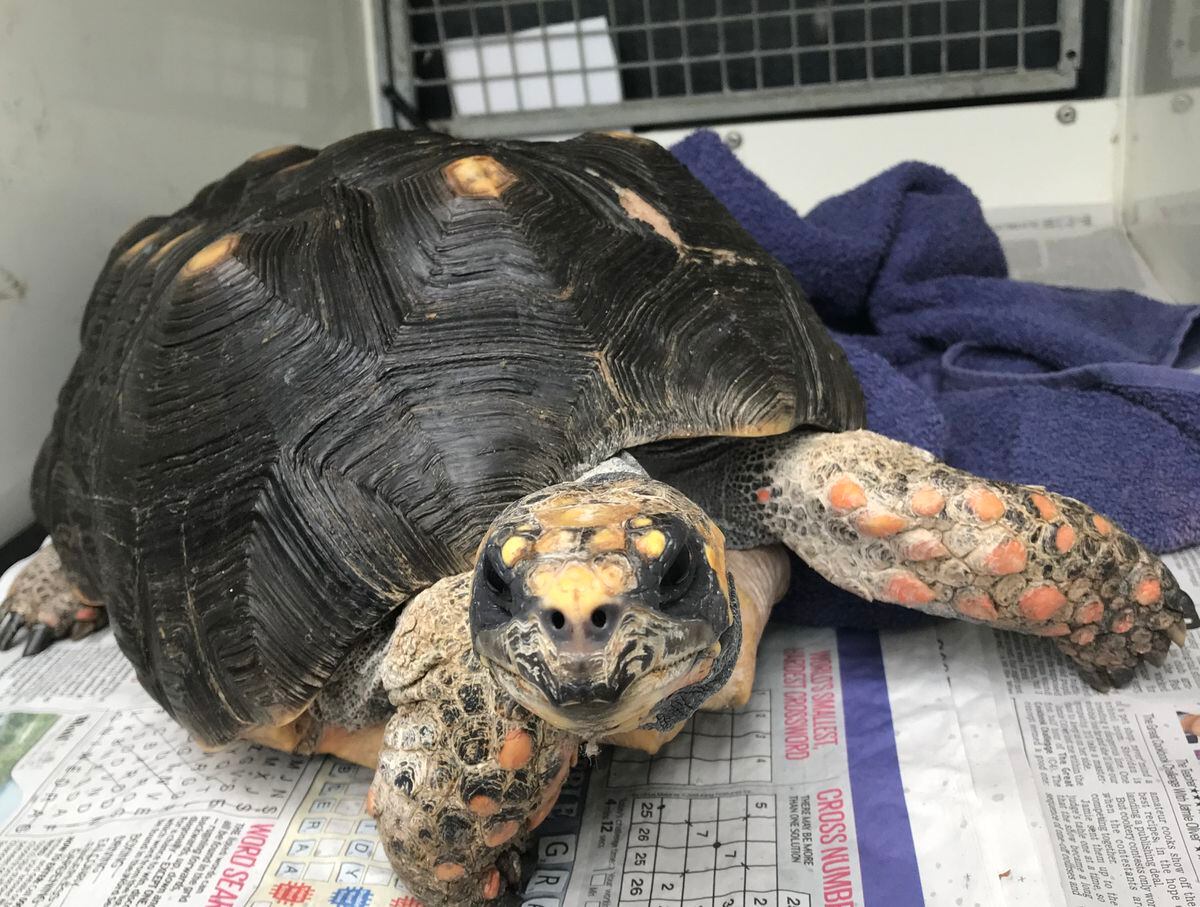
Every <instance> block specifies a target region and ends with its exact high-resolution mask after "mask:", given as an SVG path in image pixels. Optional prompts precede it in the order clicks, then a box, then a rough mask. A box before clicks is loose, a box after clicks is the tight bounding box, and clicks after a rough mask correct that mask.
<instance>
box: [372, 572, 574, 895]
mask: <svg viewBox="0 0 1200 907" xmlns="http://www.w3.org/2000/svg"><path fill="white" fill-rule="evenodd" d="M469 593H470V575H469V574H464V575H460V576H455V577H451V578H449V579H446V580H443V581H442V582H440V583H438V584H437V585H435V586H433V587H432V588H430V589H428V590H426V591H425V592H423V593H422V594H421V595H418V596H417V597H416V598H415V599H413V600H412V601H411V602H409V604H408V605H407V606H406V607H405V609H404V612H403V613H402V614H401V616H400V620H399V622H398V624H397V626H396V631H395V634H394V635H393V637H392V643H391V649H390V651H389V652H388V654H387V656H386V657H385V660H384V664H383V669H382V679H383V683H384V686H385V687H386V688H387V690H388V693H389V695H390V697H391V701H392V703H393V705H395V706H396V713H395V715H394V716H393V718H392V719H391V721H390V722H389V723H388V726H387V730H386V732H385V734H384V741H383V749H382V751H381V752H380V757H379V768H378V771H377V772H376V775H375V781H374V783H373V784H372V787H371V794H370V798H369V800H368V804H369V809H370V810H371V812H372V813H373V815H375V817H376V818H377V819H378V821H379V832H380V836H381V838H382V840H383V844H384V848H385V849H386V850H387V854H388V858H389V859H390V860H391V863H392V866H393V867H395V869H396V872H397V873H398V874H399V875H400V878H401V879H402V880H403V881H404V883H405V884H406V885H407V886H408V887H409V888H410V889H412V891H413V892H414V893H415V894H416V895H417V896H418V897H419V898H420V899H421V900H422V901H423V902H424V903H425V905H426V907H436V905H440V904H446V905H451V904H453V905H478V904H485V903H489V902H493V901H495V900H496V899H497V898H500V897H501V896H505V895H509V896H512V895H513V893H514V892H516V891H519V889H520V887H521V859H520V856H521V851H522V848H523V847H524V845H525V841H526V837H527V835H528V833H529V832H530V831H531V830H533V829H534V828H536V827H537V826H538V824H540V823H541V822H542V820H544V819H545V818H546V816H547V814H548V813H549V812H550V809H551V807H552V806H553V805H554V802H555V801H556V800H557V799H558V794H559V791H560V790H561V789H562V785H563V782H564V781H565V780H566V777H567V773H568V772H569V771H570V769H571V766H573V765H574V764H575V760H576V757H577V754H578V750H579V740H578V739H577V738H574V737H571V736H570V735H567V734H565V733H563V732H562V731H558V730H556V729H554V728H552V727H550V726H549V725H548V724H546V723H545V722H544V721H542V720H541V719H540V718H538V717H537V716H536V715H533V714H531V713H530V712H528V711H526V710H525V709H523V708H521V707H520V706H519V705H517V704H516V703H515V702H513V701H512V700H511V699H509V698H508V697H507V696H506V695H505V694H504V693H503V692H502V691H501V690H500V688H499V686H497V684H496V683H495V681H494V680H493V679H492V675H491V673H490V672H489V671H488V670H487V669H486V668H485V667H484V666H483V665H482V664H481V663H480V662H479V660H478V659H477V658H476V656H475V654H474V652H473V651H472V649H471V636H470V632H469V630H468V627H467V609H468V597H469ZM513 899H515V896H514V898H513Z"/></svg>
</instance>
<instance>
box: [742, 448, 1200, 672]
mask: <svg viewBox="0 0 1200 907" xmlns="http://www.w3.org/2000/svg"><path fill="white" fill-rule="evenodd" d="M756 443H760V447H759V448H758V451H757V455H755V456H752V457H750V458H749V461H748V462H747V466H745V467H743V468H744V469H746V470H748V471H751V472H753V473H754V475H753V476H751V477H750V478H751V479H752V481H750V482H748V483H747V484H748V486H749V487H748V489H747V490H748V492H749V493H748V494H747V496H746V504H745V505H744V506H747V507H752V508H754V509H756V510H757V511H758V519H759V520H760V522H761V523H762V524H763V525H765V526H766V527H767V528H768V529H769V530H770V531H771V532H772V533H773V534H774V535H776V536H777V537H778V538H779V539H781V540H782V541H783V542H784V543H785V544H787V545H788V546H790V547H791V548H792V549H793V550H794V551H795V552H796V553H797V554H798V555H800V556H801V557H802V558H804V559H805V560H806V561H807V562H808V563H809V564H810V565H812V567H813V568H814V569H816V570H817V571H818V572H819V573H821V575H823V576H824V577H825V578H826V579H828V580H830V581H831V582H833V583H835V584H837V585H839V586H842V587H843V588H846V589H849V590H851V591H852V592H855V593H857V594H859V595H861V596H863V597H864V598H866V599H880V600H882V601H887V602H895V603H898V604H901V605H906V606H908V607H912V608H918V609H920V610H923V611H928V612H930V613H933V614H938V615H941V616H944V617H957V618H964V619H967V620H973V621H979V622H982V623H987V624H991V625H992V626H995V627H997V628H1000V629H1004V630H1015V631H1017V632H1020V633H1031V634H1035V635H1039V636H1049V637H1054V638H1055V640H1056V642H1057V643H1058V645H1059V647H1060V648H1061V649H1062V651H1063V652H1065V653H1066V654H1067V656H1068V657H1070V658H1071V659H1072V660H1073V661H1074V662H1075V664H1076V665H1077V667H1078V668H1079V670H1080V673H1081V674H1082V675H1083V677H1084V679H1085V680H1087V681H1088V682H1089V683H1091V684H1092V685H1093V686H1095V687H1097V688H1099V689H1108V688H1110V687H1112V686H1120V685H1122V684H1124V683H1126V682H1128V681H1129V679H1130V678H1131V677H1132V672H1133V668H1134V667H1136V666H1137V664H1138V663H1139V662H1140V661H1141V660H1142V659H1143V658H1145V659H1148V660H1150V661H1154V662H1160V661H1161V660H1162V659H1163V658H1165V657H1166V653H1167V650H1168V649H1169V647H1170V644H1171V642H1172V641H1174V642H1176V643H1178V644H1179V645H1181V646H1182V645H1183V642H1184V631H1185V626H1186V623H1185V621H1186V620H1187V619H1194V618H1195V609H1194V607H1193V605H1192V602H1191V599H1190V598H1189V597H1188V596H1187V595H1186V594H1185V593H1184V592H1183V591H1182V590H1181V589H1180V588H1179V585H1178V583H1177V582H1176V581H1175V578H1174V577H1173V576H1172V575H1171V572H1170V571H1169V570H1168V569H1167V568H1166V567H1165V566H1164V565H1163V563H1162V561H1161V560H1159V559H1158V558H1157V557H1155V556H1154V555H1153V554H1151V553H1150V552H1149V551H1147V550H1146V549H1145V548H1144V547H1143V546H1142V545H1140V544H1139V543H1138V542H1137V541H1136V540H1135V539H1133V538H1132V537H1131V536H1130V535H1128V534H1127V533H1126V532H1124V531H1122V530H1121V529H1120V528H1118V527H1117V526H1115V525H1114V524H1113V523H1112V522H1110V521H1109V520H1107V519H1105V518H1104V517H1102V516H1101V515H1100V514H1098V513H1096V512H1094V511H1093V510H1091V509H1090V508H1089V507H1087V506H1086V505H1084V504H1081V503H1080V502H1079V501H1076V500H1073V499H1072V498H1068V497H1064V496H1062V495H1059V494H1054V493H1053V492H1049V491H1046V490H1045V489H1044V488H1039V487H1035V486H1030V485H1013V484H1009V483H1006V482H993V481H988V480H986V479H981V478H979V477H977V476H973V475H970V474H968V473H965V472H962V471H960V470H957V469H953V468H951V467H949V466H947V465H946V464H944V463H941V462H939V461H938V460H936V459H935V458H934V457H932V456H931V455H929V454H928V453H926V452H925V451H922V450H920V449H918V448H915V447H911V446H909V445H907V444H902V443H900V442H898V441H893V440H890V439H888V438H884V437H881V436H880V435H876V434H874V433H872V432H867V431H855V432H845V433H841V434H809V435H800V436H796V437H791V438H785V439H782V440H776V441H765V442H756Z"/></svg>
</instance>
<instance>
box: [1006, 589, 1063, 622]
mask: <svg viewBox="0 0 1200 907" xmlns="http://www.w3.org/2000/svg"><path fill="white" fill-rule="evenodd" d="M1066 603H1067V597H1066V596H1065V595H1063V594H1062V593H1061V592H1059V591H1058V590H1057V589H1056V588H1054V586H1035V587H1034V588H1032V589H1030V590H1029V591H1028V592H1026V593H1025V594H1024V595H1022V596H1021V599H1020V601H1018V602H1017V607H1018V608H1020V609H1021V613H1022V614H1023V615H1025V617H1027V618H1029V619H1030V620H1049V619H1050V617H1051V616H1052V615H1053V614H1054V612H1055V611H1057V610H1058V609H1059V608H1061V607H1062V606H1063V605H1065V604H1066Z"/></svg>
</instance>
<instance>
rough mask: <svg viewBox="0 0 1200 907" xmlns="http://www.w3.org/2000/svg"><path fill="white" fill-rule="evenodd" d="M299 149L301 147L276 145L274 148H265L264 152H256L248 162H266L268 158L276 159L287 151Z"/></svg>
mask: <svg viewBox="0 0 1200 907" xmlns="http://www.w3.org/2000/svg"><path fill="white" fill-rule="evenodd" d="M297 147H299V146H297V145H276V146H274V147H273V148H264V149H263V150H262V151H256V152H255V153H254V154H252V155H250V157H248V158H246V160H248V161H265V160H266V159H267V158H271V157H275V156H276V155H278V154H283V153H284V152H285V151H291V150H292V149H293V148H297Z"/></svg>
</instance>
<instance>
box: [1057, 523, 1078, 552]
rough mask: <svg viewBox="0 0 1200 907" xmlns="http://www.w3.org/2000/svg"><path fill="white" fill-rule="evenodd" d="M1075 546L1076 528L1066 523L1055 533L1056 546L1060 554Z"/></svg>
mask: <svg viewBox="0 0 1200 907" xmlns="http://www.w3.org/2000/svg"><path fill="white" fill-rule="evenodd" d="M1074 546H1075V530H1074V529H1073V528H1071V527H1070V526H1068V525H1066V524H1065V523H1064V524H1063V525H1062V526H1059V527H1058V529H1057V531H1056V532H1055V533H1054V547H1055V548H1056V549H1058V553H1059V554H1066V553H1067V552H1068V551H1070V550H1071V549H1072V548H1073V547H1074Z"/></svg>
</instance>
